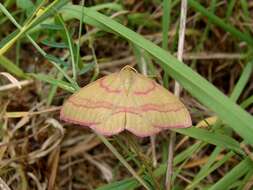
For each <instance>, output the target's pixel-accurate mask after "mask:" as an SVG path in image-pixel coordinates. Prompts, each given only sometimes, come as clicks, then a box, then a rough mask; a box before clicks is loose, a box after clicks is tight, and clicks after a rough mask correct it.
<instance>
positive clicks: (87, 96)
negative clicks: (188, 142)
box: [60, 66, 192, 137]
mask: <svg viewBox="0 0 253 190" xmlns="http://www.w3.org/2000/svg"><path fill="white" fill-rule="evenodd" d="M60 118H61V119H62V120H64V121H66V122H70V123H74V124H79V125H81V126H87V127H90V128H92V129H93V130H95V131H96V132H97V133H100V134H102V135H105V136H111V135H114V134H118V133H120V132H121V131H123V130H128V131H130V132H132V133H133V134H135V135H136V136H139V137H146V136H151V135H154V134H156V133H158V132H160V131H162V130H165V129H169V128H186V127H190V126H191V125H192V121H191V117H190V114H189V112H188V110H187V109H186V107H185V106H184V104H183V103H182V102H181V101H180V100H179V99H178V98H177V97H176V96H174V95H173V94H172V93H171V92H169V91H168V90H167V89H165V88H164V87H163V86H161V85H159V84H158V83H156V82H155V81H154V80H152V79H149V78H147V77H145V76H144V75H141V74H139V73H138V72H137V71H136V70H135V69H134V68H132V67H130V66H125V67H124V68H122V69H121V70H120V71H119V72H116V73H113V74H110V75H108V76H105V77H102V78H100V79H98V80H96V81H94V82H92V83H90V84H89V85H87V86H85V87H83V88H81V89H80V90H79V91H78V92H77V93H74V94H73V95H72V96H71V97H70V98H69V99H68V100H67V101H66V102H65V103H64V105H63V107H62V109H61V113H60Z"/></svg>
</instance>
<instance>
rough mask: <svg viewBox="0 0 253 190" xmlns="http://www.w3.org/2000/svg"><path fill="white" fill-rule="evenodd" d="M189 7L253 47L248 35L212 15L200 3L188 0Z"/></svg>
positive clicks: (252, 40)
mask: <svg viewBox="0 0 253 190" xmlns="http://www.w3.org/2000/svg"><path fill="white" fill-rule="evenodd" d="M188 3H189V5H190V6H191V7H192V8H194V9H195V10H196V11H198V12H200V13H201V14H202V15H204V16H206V17H207V18H208V19H209V21H210V22H212V23H213V24H216V25H218V26H219V27H221V28H222V29H224V30H225V31H227V32H229V33H230V34H232V35H233V36H235V37H237V38H238V39H240V40H242V41H245V42H247V44H248V45H250V46H253V38H252V37H251V36H249V35H248V34H246V33H243V32H241V31H239V30H237V29H236V28H235V27H234V26H232V25H230V24H227V23H226V22H224V21H223V20H222V19H221V18H219V17H217V16H216V15H214V14H212V13H211V12H209V11H208V10H206V9H205V8H204V7H203V6H202V5H201V4H200V3H199V2H198V1H196V0H188Z"/></svg>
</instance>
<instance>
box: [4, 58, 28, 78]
mask: <svg viewBox="0 0 253 190" xmlns="http://www.w3.org/2000/svg"><path fill="white" fill-rule="evenodd" d="M0 65H1V66H2V67H3V68H5V69H6V70H7V71H8V72H9V73H11V74H13V75H15V76H17V77H22V78H26V77H27V76H26V74H25V73H24V72H23V71H22V70H21V69H20V68H19V67H18V66H17V65H15V64H14V63H13V62H12V61H10V60H9V59H7V58H6V57H4V56H3V55H0Z"/></svg>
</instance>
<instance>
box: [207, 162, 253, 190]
mask: <svg viewBox="0 0 253 190" xmlns="http://www.w3.org/2000/svg"><path fill="white" fill-rule="evenodd" d="M249 170H253V163H252V161H251V159H250V158H246V159H244V160H243V161H241V162H240V163H239V164H238V165H237V166H235V167H234V168H233V169H232V170H231V171H230V172H228V173H227V174H226V175H225V176H224V177H223V178H221V179H220V180H219V181H218V182H217V183H215V184H214V185H213V186H212V187H211V188H209V190H217V189H229V187H230V186H231V185H232V184H233V183H234V182H235V181H236V180H238V179H239V178H240V177H242V176H243V175H245V174H246V173H247V172H248V171H249Z"/></svg>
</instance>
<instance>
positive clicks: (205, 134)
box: [173, 127, 244, 155]
mask: <svg viewBox="0 0 253 190" xmlns="http://www.w3.org/2000/svg"><path fill="white" fill-rule="evenodd" d="M173 131H176V132H178V133H181V134H184V135H187V136H190V137H193V138H196V139H199V140H202V141H205V142H208V143H210V144H214V145H216V146H220V147H223V148H227V149H229V150H233V151H235V152H238V153H240V154H242V155H244V152H243V151H242V149H241V148H240V144H239V143H238V142H237V141H236V140H234V139H233V138H231V137H229V136H226V135H222V134H220V133H217V132H210V131H207V130H205V129H200V128H194V127H192V128H187V129H173Z"/></svg>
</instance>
